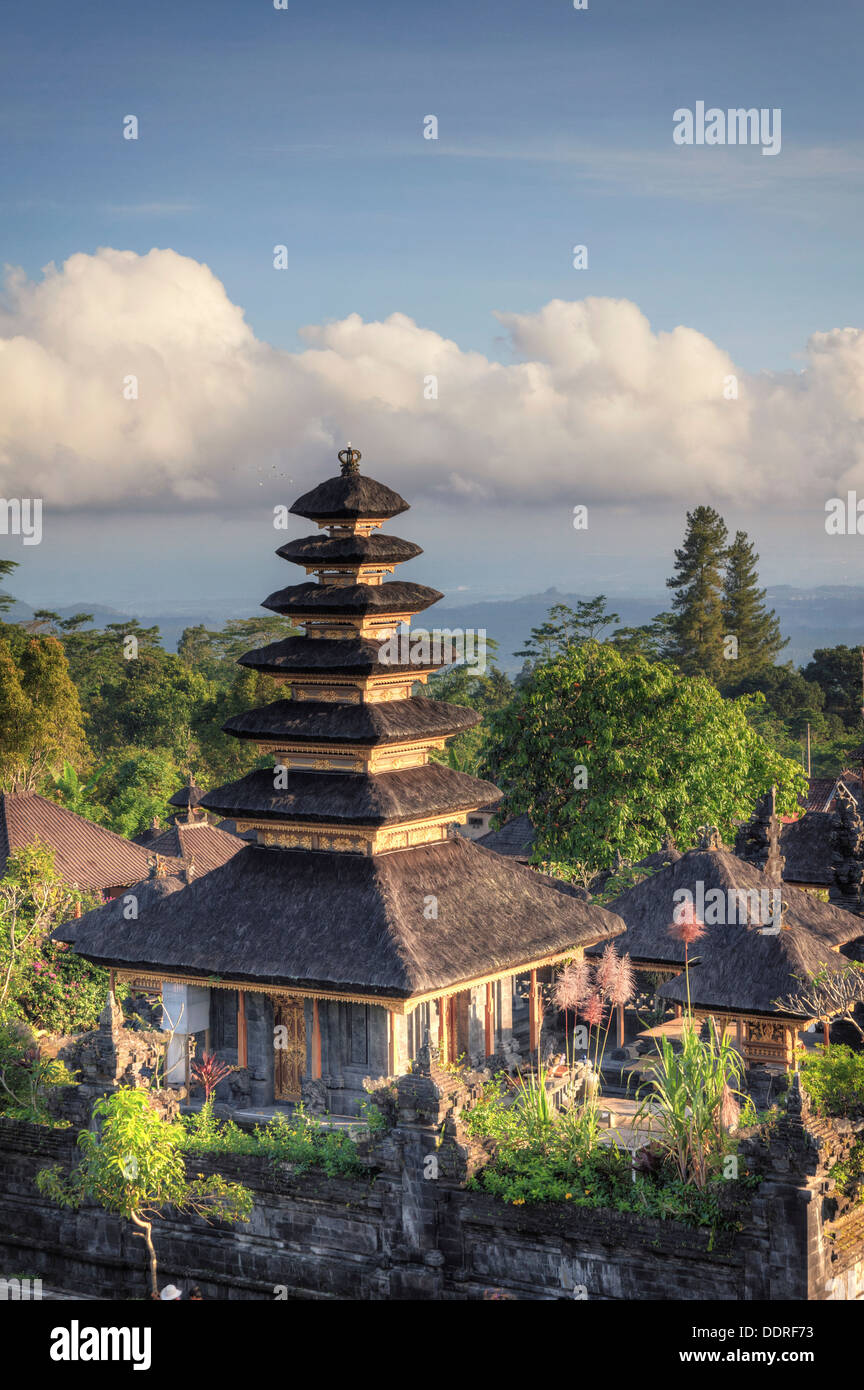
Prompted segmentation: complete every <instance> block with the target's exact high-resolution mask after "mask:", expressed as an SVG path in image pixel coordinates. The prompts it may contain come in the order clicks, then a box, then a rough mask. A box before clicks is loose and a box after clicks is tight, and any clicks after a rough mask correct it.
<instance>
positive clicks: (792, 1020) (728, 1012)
mask: <svg viewBox="0 0 864 1390" xmlns="http://www.w3.org/2000/svg"><path fill="white" fill-rule="evenodd" d="M671 1002H672V1003H673V1004H675V1003H677V1002H678V1001H677V1000H675V999H673V1000H672V1001H671ZM692 1007H693V1012H694V1014H704V1016H705V1017H706V1018H721V1019H728V1020H729V1021H730V1022H735V1023H737V1022H738V1020H739V1019H740V1021H741V1022H742V1023H781V1024H783V1025H784V1026H785V1027H787V1028H795V1029H797V1030H798V1031H799V1032H800V1031H801V1029H802V1028H806V1027H807V1025H808V1024H809V1023H814V1022H815V1021H816V1015H815V1014H814V1015H813V1017H812V1018H808V1017H807V1015H806V1014H782V1013H779V1012H773V1013H759V1011H758V1010H757V1009H737V1010H736V1009H733V1008H731V1007H730V1006H729V1005H728V1004H724V1005H723V1007H722V1008H712V1007H711V1005H710V1004H693V1006H692Z"/></svg>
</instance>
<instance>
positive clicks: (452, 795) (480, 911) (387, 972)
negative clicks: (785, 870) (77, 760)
mask: <svg viewBox="0 0 864 1390" xmlns="http://www.w3.org/2000/svg"><path fill="white" fill-rule="evenodd" d="M339 458H340V462H341V463H342V473H341V474H340V476H339V477H336V478H330V479H328V480H327V481H326V482H323V483H321V484H320V485H319V486H318V487H316V488H314V489H312V491H311V492H308V493H306V494H305V496H303V497H301V498H300V499H299V501H298V502H296V503H295V505H294V506H293V507H292V509H291V510H292V512H294V513H295V514H297V515H300V516H304V517H307V518H309V519H311V520H313V521H316V522H317V523H318V526H319V530H320V531H321V532H322V533H324V534H322V535H320V536H311V537H305V538H303V539H302V540H299V541H290V542H288V543H287V544H286V545H283V546H282V547H280V549H279V551H278V552H277V553H278V554H280V555H281V556H282V557H283V558H284V559H286V560H288V561H289V562H290V563H292V564H295V565H299V566H301V567H303V568H304V569H305V570H306V571H307V573H308V574H312V575H315V576H316V578H315V580H314V582H313V581H312V580H309V581H307V582H305V583H302V584H297V585H291V586H289V587H288V588H286V589H282V590H280V591H279V592H278V593H276V594H273V595H271V596H270V598H268V599H267V600H266V604H265V606H267V607H270V608H272V609H274V610H275V611H276V612H279V613H286V614H288V615H290V616H291V618H292V619H293V620H294V622H296V623H297V624H298V625H299V626H301V627H302V628H303V629H304V632H303V635H302V636H294V637H289V638H286V639H284V640H283V641H279V642H273V643H270V644H269V645H268V646H265V647H262V648H259V649H257V650H255V651H251V652H247V653H246V655H245V656H244V657H242V658H241V664H242V665H244V666H247V667H250V668H252V669H253V670H258V671H262V672H266V673H267V674H268V675H270V676H273V677H275V679H276V680H277V681H278V682H283V683H285V684H286V685H287V687H288V693H287V698H285V699H281V700H276V701H275V702H273V703H272V704H269V705H265V706H262V707H260V708H257V709H253V710H249V711H248V712H247V713H245V714H240V715H235V716H233V717H232V718H231V719H229V720H228V721H227V722H226V723H225V724H224V725H223V728H224V730H225V732H226V733H227V734H229V735H230V736H231V737H234V738H239V739H244V740H251V741H253V742H255V743H257V744H258V745H259V747H260V748H261V751H262V752H263V753H266V754H273V756H274V767H273V768H269V769H258V770H256V771H254V772H251V773H249V774H248V775H247V776H245V777H242V778H240V779H239V781H236V782H233V783H229V784H228V785H227V786H224V787H219V788H217V789H216V790H214V791H210V792H208V793H207V794H206V795H205V796H203V797H201V799H200V801H199V802H198V806H199V811H209V812H211V813H216V814H217V815H221V816H226V817H230V818H231V820H232V822H233V823H235V824H236V827H237V830H238V831H240V832H243V831H250V830H251V831H254V832H255V833H256V835H257V842H256V843H255V844H250V845H246V846H242V847H241V848H240V850H239V852H238V853H236V854H234V855H233V857H232V858H231V859H230V860H228V862H226V863H225V864H223V865H221V866H220V867H217V868H214V869H213V870H212V871H211V872H210V873H207V874H206V875H204V876H203V877H201V878H200V879H198V878H196V879H193V881H192V883H191V884H189V885H188V886H187V887H185V888H183V890H182V891H181V892H175V893H171V894H170V895H163V896H160V897H158V898H155V899H153V900H152V902H149V903H148V904H147V905H146V906H145V907H144V908H143V909H142V910H140V911H139V917H138V920H137V921H136V922H129V923H127V922H125V921H123V922H122V924H121V922H120V921H119V920H118V919H117V918H116V916H114V917H110V918H109V917H107V916H104V915H101V914H100V913H98V912H97V913H92V914H90V919H89V920H88V919H86V918H85V919H82V921H81V922H80V923H78V924H77V926H76V949H77V950H78V951H79V952H80V953H81V954H83V955H86V956H88V957H89V958H90V959H93V960H99V961H102V962H106V963H111V964H115V965H117V966H119V967H121V968H125V969H134V970H135V971H137V972H153V974H154V975H155V976H158V974H159V973H160V972H161V973H162V975H163V976H164V975H165V974H166V972H170V973H179V974H180V975H183V976H186V975H189V976H192V977H196V978H200V977H201V976H202V975H206V976H210V977H217V978H218V979H219V980H221V981H225V980H236V981H238V982H241V981H242V982H250V981H257V982H258V983H259V986H260V987H264V985H265V984H271V985H272V984H276V983H278V984H279V985H280V986H284V987H290V988H293V989H295V990H297V991H298V992H305V993H316V992H318V993H320V994H321V995H322V997H323V996H326V995H328V994H332V995H334V996H336V997H351V998H355V999H357V998H359V999H362V998H369V999H370V1000H377V1001H378V1002H385V1001H388V1000H390V1001H393V1003H391V1004H390V1005H389V1006H390V1007H397V1006H398V1003H399V1001H401V1002H402V1004H404V1002H405V1001H407V1000H408V999H411V998H414V999H415V1000H416V999H417V998H418V997H420V996H421V995H423V994H424V992H428V991H430V990H436V991H442V990H443V991H445V992H446V991H451V992H455V991H456V990H458V989H461V988H464V987H465V986H466V985H468V984H470V983H475V982H477V981H478V980H481V979H490V978H494V977H496V976H498V975H501V974H506V973H514V972H515V971H517V970H520V969H522V968H526V969H527V968H531V969H533V968H535V967H536V966H537V965H538V964H540V963H548V962H549V961H551V960H554V959H560V958H563V957H564V956H565V955H567V954H573V952H574V951H575V950H577V949H578V948H579V947H581V946H584V945H587V944H589V943H591V942H596V941H599V940H602V939H605V938H607V937H610V936H613V935H615V934H616V933H618V932H620V931H621V929H622V923H621V922H620V921H619V919H618V918H616V917H615V916H614V915H613V914H612V913H610V912H607V911H605V910H603V909H600V908H596V907H592V906H590V905H588V904H587V903H584V902H582V901H580V900H578V899H576V898H573V897H570V896H568V895H566V894H564V893H561V892H559V891H558V890H557V888H556V887H555V886H554V885H552V884H550V883H547V882H545V881H544V880H543V878H542V876H540V875H538V874H535V873H533V872H531V871H530V870H527V869H524V868H522V867H521V866H520V865H517V864H513V863H508V862H507V861H506V860H503V859H501V858H500V857H499V856H497V855H495V854H492V853H490V852H489V851H487V850H484V849H481V848H479V847H478V846H477V845H475V844H473V843H472V842H470V841H468V840H465V839H463V838H462V837H459V836H453V835H451V827H452V825H453V823H454V822H455V821H458V820H464V818H465V816H466V815H467V814H468V812H469V811H472V810H475V809H476V808H477V807H479V806H485V805H487V804H488V803H490V802H491V801H497V800H499V799H500V794H499V793H498V791H497V789H496V788H495V787H494V786H493V785H492V784H491V783H489V782H485V781H482V780H480V779H479V778H476V777H470V776H468V775H467V774H465V773H462V772H457V771H456V770H454V769H453V768H450V767H448V766H447V765H445V764H443V763H440V762H436V761H434V760H432V759H430V754H431V752H432V751H433V750H435V749H440V748H443V747H444V745H445V741H446V740H447V739H448V738H449V737H452V736H453V735H454V734H458V733H460V732H461V731H463V730H464V729H468V728H471V727H472V726H473V725H475V724H476V723H477V722H478V721H479V718H480V716H479V715H478V714H476V713H475V712H474V711H473V710H470V709H466V708H465V707H463V706H456V705H450V704H446V703H443V702H440V701H436V700H432V699H428V698H424V697H418V696H417V695H416V694H415V693H414V691H415V688H416V686H417V684H418V683H425V682H426V681H427V679H428V677H429V675H430V673H431V672H433V671H435V670H437V669H439V668H440V667H441V666H442V665H444V664H445V662H446V661H447V659H448V654H447V653H446V651H441V652H440V653H436V654H435V657H433V656H432V655H430V653H429V652H428V651H426V652H425V653H424V652H422V651H420V652H418V653H417V655H419V658H420V659H419V661H415V660H413V659H409V654H408V653H407V652H404V651H402V652H400V659H399V660H397V661H394V660H393V659H392V654H390V653H389V652H387V651H385V644H387V643H389V642H390V639H391V638H393V637H394V636H395V635H396V634H397V633H398V632H399V631H400V628H401V626H402V624H407V623H409V622H410V619H411V618H412V617H413V616H414V615H415V614H417V613H419V612H421V611H422V610H424V609H425V608H427V607H428V606H429V605H430V604H432V603H434V602H436V601H437V599H438V598H439V597H441V595H440V594H439V593H438V591H437V590H435V589H430V588H427V587H426V586H424V585H420V584H411V583H406V582H403V581H401V580H388V579H387V578H386V576H387V575H388V574H390V573H392V572H393V570H394V568H395V566H396V565H398V564H401V563H402V561H403V560H407V559H411V558H413V557H414V556H415V555H417V554H419V553H420V551H419V547H417V546H415V545H413V544H412V543H411V542H410V541H404V540H399V539H398V538H396V539H394V538H389V537H387V536H384V535H378V534H377V531H378V528H380V526H381V524H382V523H383V522H384V521H386V520H387V519H389V518H390V517H393V516H397V515H399V514H400V513H402V512H404V511H405V510H407V506H408V504H407V503H406V502H405V501H404V500H403V499H402V498H401V497H400V496H399V495H398V494H397V493H395V492H393V491H392V490H391V489H390V488H388V487H385V486H384V485H383V484H381V483H377V482H375V481H374V480H373V479H371V478H366V477H363V476H362V475H360V473H359V472H358V470H357V465H358V462H359V458H360V455H359V453H358V452H357V451H356V450H352V449H351V448H350V446H349V448H348V449H347V450H344V451H343V452H342V453H340V455H339ZM399 645H400V646H401V644H399ZM411 655H412V656H413V655H414V653H413V652H412V654H411ZM433 900H434V901H435V903H436V910H435V913H434V914H433V915H432V916H430V915H429V914H428V912H427V911H426V908H427V905H428V903H429V902H430V901H433Z"/></svg>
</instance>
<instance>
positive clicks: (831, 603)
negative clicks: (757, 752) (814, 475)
mask: <svg viewBox="0 0 864 1390" xmlns="http://www.w3.org/2000/svg"><path fill="white" fill-rule="evenodd" d="M767 592H768V602H769V604H770V606H771V607H772V608H774V609H775V611H776V613H777V616H778V617H779V619H780V626H781V628H782V629H783V635H784V636H785V637H788V638H789V639H790V642H789V646H788V647H787V648H786V650H785V651H784V652H783V655H782V660H784V661H792V662H793V663H794V664H795V665H796V666H802V665H804V664H805V663H806V662H807V661H809V660H810V657H811V655H812V653H813V651H814V650H815V648H816V647H836V646H839V645H841V644H845V645H846V646H850V647H854V646H858V645H861V644H864V587H862V586H853V585H828V584H826V585H823V586H821V587H820V588H816V589H796V588H793V587H792V586H791V585H789V584H778V585H776V586H775V587H774V588H769V589H768V591H767ZM593 597H594V593H593V592H588V591H587V590H586V591H585V592H584V593H580V594H562V593H561V592H560V591H559V590H558V589H547V590H545V592H544V593H542V594H526V595H525V597H524V598H514V599H483V600H478V601H477V602H475V603H464V604H463V603H460V604H455V603H451V602H449V601H448V600H447V599H445V600H444V601H443V603H441V604H439V605H438V606H437V608H434V609H431V610H430V612H429V618H428V621H429V623H430V624H431V625H435V626H438V627H450V628H475V629H476V628H485V629H486V632H487V634H488V635H489V637H492V638H494V639H495V640H496V641H497V642H498V644H499V647H498V663H499V665H500V666H502V667H503V669H504V670H505V671H509V672H511V673H512V672H514V671H518V669H519V667H520V666H521V664H522V662H521V659H520V658H519V657H517V656H514V652H515V651H516V650H517V649H518V648H519V647H523V646H524V645H525V640H526V638H527V637H528V634H529V633H530V631H531V629H532V627H539V626H540V624H541V623H542V622H543V621H544V619H545V617H546V615H547V613H548V612H549V609H550V608H551V607H552V605H553V604H554V603H567V604H571V605H572V604H575V603H576V602H578V601H579V600H580V599H587V598H593ZM608 606H609V608H611V609H612V610H613V611H614V612H616V613H618V614H619V616H620V618H621V625H622V626H624V627H638V626H639V625H641V624H642V623H648V622H650V621H651V619H652V618H653V617H654V616H655V615H656V614H657V613H660V612H662V611H663V610H664V609H665V608H667V607H668V606H669V595H668V594H666V593H658V594H655V595H651V594H648V595H643V596H641V597H639V598H621V597H610V598H609V601H608ZM166 610H167V611H163V612H158V611H155V609H154V610H153V611H148V612H139V613H138V614H131V613H129V612H125V613H123V612H120V611H119V610H118V609H116V608H112V607H110V606H108V605H107V604H103V603H89V604H88V603H76V604H71V605H70V604H62V605H57V606H56V607H55V608H54V611H55V612H56V613H59V614H60V616H61V617H64V618H66V617H71V616H72V614H73V613H82V612H83V613H92V614H93V617H94V626H96V627H104V626H105V624H106V623H119V622H122V621H123V619H124V618H129V617H133V616H137V617H138V618H139V620H140V621H141V622H142V623H144V624H145V625H146V626H148V627H152V626H157V627H158V628H159V630H160V632H161V633H162V641H163V644H164V646H165V647H166V648H168V649H169V650H170V651H175V650H176V647H177V642H178V640H179V638H180V634H181V633H182V631H183V629H184V628H185V627H192V626H194V625H195V624H197V623H203V624H204V625H205V627H208V628H219V627H221V626H222V624H223V623H225V622H226V621H227V619H228V618H241V617H252V616H254V612H253V613H249V612H247V611H246V610H240V609H232V608H229V607H228V606H227V605H226V606H225V607H222V608H219V607H214V608H206V607H205V606H204V605H202V606H201V607H200V608H196V607H194V606H193V605H192V604H185V603H184V604H182V605H181V604H174V605H168V604H166ZM32 616H33V609H32V607H31V606H30V605H29V604H26V603H21V602H16V603H15V604H14V605H13V607H12V608H11V609H10V611H9V614H8V615H7V621H12V622H25V621H26V620H27V619H28V618H31V617H32ZM259 616H260V614H259ZM418 621H420V620H418Z"/></svg>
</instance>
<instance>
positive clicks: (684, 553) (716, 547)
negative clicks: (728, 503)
mask: <svg viewBox="0 0 864 1390" xmlns="http://www.w3.org/2000/svg"><path fill="white" fill-rule="evenodd" d="M727 536H728V532H727V530H726V523H725V522H724V520H723V518H722V516H720V514H719V512H715V510H714V508H713V507H696V508H695V510H694V511H692V512H688V513H687V533H686V535H685V537H684V544H683V546H682V547H681V549H680V550H676V551H675V573H674V575H673V576H672V578H671V579H667V580H666V583H667V585H668V587H669V588H670V589H673V590H674V591H675V592H674V597H673V599H672V619H671V622H670V624H669V642H668V645H667V646H666V648H665V650H664V656H666V657H669V658H671V659H672V660H673V661H674V662H676V664H677V665H678V666H679V667H680V669H681V670H682V671H683V672H684V673H685V675H688V676H699V675H703V676H707V677H708V679H709V680H712V681H719V680H721V679H722V678H723V677H724V676H725V675H726V674H727V672H726V669H725V668H726V665H727V663H726V661H725V660H724V657H723V637H724V634H725V626H724V618H723V574H724V569H725V565H726V540H727Z"/></svg>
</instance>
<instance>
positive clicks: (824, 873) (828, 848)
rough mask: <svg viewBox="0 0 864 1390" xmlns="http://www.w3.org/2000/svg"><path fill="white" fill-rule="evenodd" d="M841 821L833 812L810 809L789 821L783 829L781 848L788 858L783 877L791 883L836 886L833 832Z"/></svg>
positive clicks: (786, 858)
mask: <svg viewBox="0 0 864 1390" xmlns="http://www.w3.org/2000/svg"><path fill="white" fill-rule="evenodd" d="M837 824H838V820H837V817H836V815H835V814H834V812H833V811H808V812H807V814H806V815H805V816H801V818H800V819H799V820H795V821H790V822H789V824H788V825H784V826H783V829H782V830H781V832H780V850H781V852H782V854H783V856H784V858H785V860H786V864H785V866H784V869H783V877H784V879H787V880H789V881H791V882H792V883H816V884H824V885H825V887H826V888H833V886H834V871H833V862H834V861H833V852H834V847H833V844H832V841H831V832H832V830H833V829H834V826H835V825H837Z"/></svg>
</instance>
